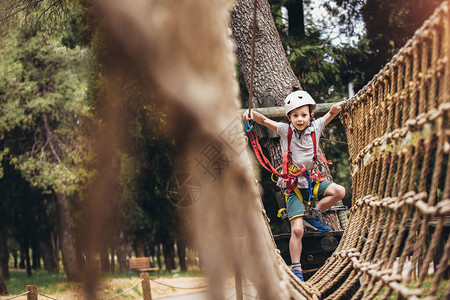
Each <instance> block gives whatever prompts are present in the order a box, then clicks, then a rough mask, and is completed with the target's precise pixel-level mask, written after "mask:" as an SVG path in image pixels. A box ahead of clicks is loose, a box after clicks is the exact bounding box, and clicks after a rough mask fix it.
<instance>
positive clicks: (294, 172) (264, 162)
mask: <svg viewBox="0 0 450 300" xmlns="http://www.w3.org/2000/svg"><path fill="white" fill-rule="evenodd" d="M245 129H246V131H247V136H248V137H249V140H250V143H251V145H252V148H253V150H254V152H255V155H256V158H257V159H258V161H259V163H260V164H261V166H262V167H263V168H264V169H266V170H267V171H269V172H271V173H272V175H275V176H278V177H279V178H282V180H283V181H284V182H285V183H286V191H285V200H287V198H288V196H289V194H290V193H291V192H295V193H296V194H297V196H298V197H299V199H300V200H301V201H302V202H303V203H304V205H305V207H306V211H307V212H308V214H310V215H312V216H314V217H315V216H317V215H319V214H320V211H319V210H318V209H317V208H315V203H314V201H313V199H314V193H313V187H312V180H315V181H316V183H317V184H316V186H317V189H318V183H320V182H321V181H324V180H326V179H325V178H322V177H321V176H320V172H318V171H316V172H312V171H311V170H308V169H306V168H301V169H299V168H297V167H296V166H294V165H293V164H292V152H291V150H290V144H291V141H292V135H293V131H292V128H291V126H289V129H288V134H287V145H288V149H287V150H286V151H285V152H284V153H283V165H281V166H280V167H278V168H274V167H273V166H272V164H271V163H270V161H269V159H267V157H266V156H265V155H264V153H263V151H262V148H261V145H260V144H259V141H258V137H257V136H256V133H255V132H254V130H253V126H252V125H251V124H250V122H245ZM311 138H312V140H313V147H314V157H313V160H314V162H315V161H317V158H321V159H322V160H323V161H324V162H326V163H327V164H332V162H331V161H329V160H326V159H325V157H323V156H322V155H318V154H317V143H316V135H315V132H312V133H311ZM279 168H282V172H281V173H280V172H279V171H278V169H279ZM299 176H305V177H306V178H307V181H308V193H309V194H308V200H307V201H306V203H305V201H303V196H302V194H301V192H300V190H299V188H298V187H297V184H298V177H299ZM272 180H273V177H272ZM315 188H316V187H315ZM283 211H284V210H283V208H282V209H280V210H279V211H278V214H277V215H278V216H279V217H280V216H282V215H283Z"/></svg>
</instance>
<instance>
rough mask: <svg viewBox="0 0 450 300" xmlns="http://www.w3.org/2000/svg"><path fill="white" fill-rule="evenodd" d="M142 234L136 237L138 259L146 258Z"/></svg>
mask: <svg viewBox="0 0 450 300" xmlns="http://www.w3.org/2000/svg"><path fill="white" fill-rule="evenodd" d="M142 236H143V235H142V233H139V232H138V233H137V235H136V241H135V243H136V248H135V251H136V257H144V256H145V250H144V239H143V238H142Z"/></svg>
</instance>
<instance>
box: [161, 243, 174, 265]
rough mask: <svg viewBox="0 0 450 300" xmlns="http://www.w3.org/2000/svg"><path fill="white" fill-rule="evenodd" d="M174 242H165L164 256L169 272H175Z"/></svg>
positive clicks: (163, 246)
mask: <svg viewBox="0 0 450 300" xmlns="http://www.w3.org/2000/svg"><path fill="white" fill-rule="evenodd" d="M173 245H174V244H173V241H172V240H171V239H168V240H166V241H164V242H163V245H162V248H163V255H164V263H165V265H166V270H167V272H170V271H172V270H175V251H174V247H173Z"/></svg>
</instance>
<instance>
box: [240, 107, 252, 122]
mask: <svg viewBox="0 0 450 300" xmlns="http://www.w3.org/2000/svg"><path fill="white" fill-rule="evenodd" d="M242 119H244V121H247V122H248V121H250V120H253V111H251V112H250V117H249V116H248V109H247V110H246V111H245V112H244V114H243V115H242Z"/></svg>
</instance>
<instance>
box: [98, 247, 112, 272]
mask: <svg viewBox="0 0 450 300" xmlns="http://www.w3.org/2000/svg"><path fill="white" fill-rule="evenodd" d="M100 269H101V272H102V273H105V274H108V273H109V272H110V261H109V255H108V247H107V246H106V244H105V243H104V242H103V243H101V245H100Z"/></svg>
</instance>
